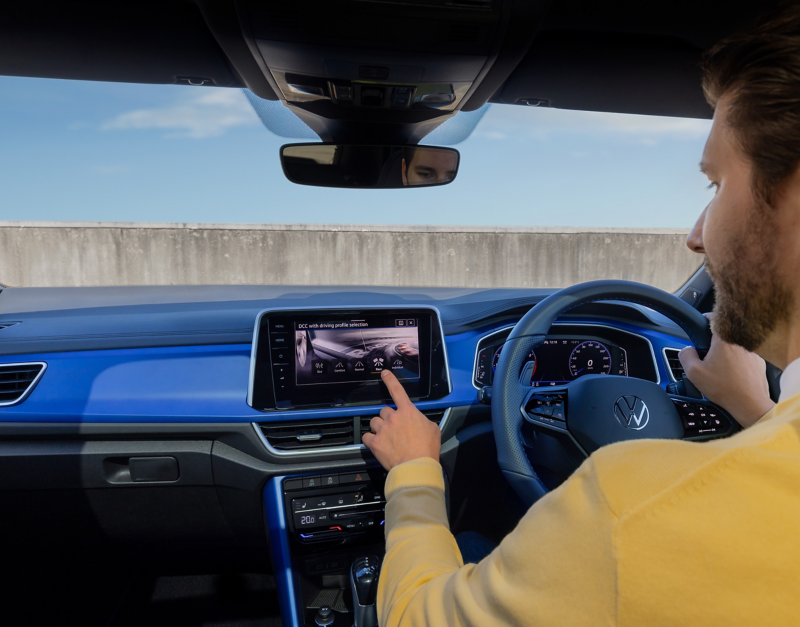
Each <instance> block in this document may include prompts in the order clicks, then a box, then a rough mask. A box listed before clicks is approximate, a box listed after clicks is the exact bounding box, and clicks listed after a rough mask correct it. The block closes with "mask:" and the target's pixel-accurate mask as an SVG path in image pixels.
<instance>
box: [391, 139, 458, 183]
mask: <svg viewBox="0 0 800 627" xmlns="http://www.w3.org/2000/svg"><path fill="white" fill-rule="evenodd" d="M400 167H401V169H402V171H401V176H402V179H403V185H405V186H406V187H416V186H418V185H444V184H445V183H449V182H450V181H452V180H453V179H454V178H456V173H457V172H458V152H456V151H455V150H448V149H446V148H425V147H418V148H405V149H404V151H403V161H402V162H401V166H400Z"/></svg>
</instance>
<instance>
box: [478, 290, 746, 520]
mask: <svg viewBox="0 0 800 627" xmlns="http://www.w3.org/2000/svg"><path fill="white" fill-rule="evenodd" d="M603 300H615V301H627V302H631V303H636V304H638V305H644V306H646V307H649V308H651V309H654V310H655V311H657V312H659V313H661V314H663V315H665V316H667V317H668V318H670V319H671V320H672V321H674V322H675V323H676V324H677V325H678V326H680V327H681V328H682V329H683V330H684V331H685V332H686V335H687V336H688V337H689V340H690V341H691V342H692V344H693V345H694V347H695V348H696V349H697V351H698V353H699V354H700V356H701V357H703V356H705V354H706V353H707V352H708V349H709V347H710V345H711V329H710V327H709V323H708V320H707V319H706V317H705V316H703V315H702V314H701V313H700V312H699V311H697V310H696V309H694V308H693V307H691V306H690V305H689V304H688V303H685V302H684V301H682V300H681V299H679V298H678V297H676V296H673V295H672V294H669V293H667V292H664V291H662V290H659V289H657V288H654V287H651V286H649V285H643V284H641V283H634V282H631V281H592V282H589V283H581V284H579V285H573V286H572V287H568V288H565V289H563V290H560V291H558V292H556V293H555V294H552V295H550V296H548V297H547V298H545V299H544V300H543V301H541V302H540V303H538V304H537V305H536V306H535V307H534V308H533V309H531V310H530V311H529V312H528V313H527V314H525V316H523V318H522V320H520V321H519V322H518V323H517V325H516V326H515V327H514V330H513V331H512V332H511V334H510V335H509V336H508V340H507V341H506V343H505V344H504V346H503V351H502V353H500V358H499V361H498V363H497V369H496V370H495V375H494V382H493V385H492V399H491V403H492V425H493V428H494V436H495V442H496V444H497V461H498V463H499V465H500V468H501V470H502V471H503V474H504V475H505V477H506V479H507V480H508V481H509V483H510V484H511V486H512V487H513V488H514V490H515V491H516V493H517V494H518V495H519V496H520V498H522V501H523V502H524V503H525V505H526V506H530V505H531V504H533V502H534V501H536V500H537V499H539V498H540V497H542V496H544V495H545V494H546V493H547V491H548V490H547V488H546V487H545V485H544V483H543V482H542V480H541V479H540V478H539V476H537V474H536V472H535V471H534V469H533V466H532V465H531V462H530V460H529V458H528V455H527V453H526V451H525V443H524V438H523V426H524V425H526V424H527V425H530V426H532V427H533V428H534V429H540V430H549V431H550V432H552V431H560V432H562V433H563V434H566V435H567V436H569V437H570V438H571V439H572V441H573V442H574V443H575V444H576V445H577V446H578V448H580V449H581V450H582V452H583V454H584V455H587V456H588V455H590V454H591V453H592V452H593V451H595V450H597V449H598V448H600V447H601V446H604V445H606V444H611V443H613V442H622V441H624V440H634V439H641V438H661V439H681V438H684V437H687V436H686V429H687V428H688V427H686V426H685V425H686V424H692V423H687V422H686V420H687V419H689V418H691V416H693V415H694V414H693V413H690V412H691V411H700V410H701V411H703V412H705V411H706V410H704V409H702V408H704V407H705V408H708V409H707V411H708V414H710V415H711V416H713V419H714V420H721V421H722V422H721V423H719V424H720V425H721V427H722V426H726V427H729V429H728V432H730V430H731V429H733V428H735V423H734V422H733V421H732V420H730V419H729V418H728V417H727V416H725V415H724V414H723V413H722V412H721V411H720V410H719V409H718V408H716V407H715V406H713V405H712V404H711V403H709V402H708V401H707V400H705V399H695V398H691V399H689V398H686V397H679V396H677V394H669V393H668V392H667V391H665V390H664V388H662V387H661V386H660V385H658V384H657V383H654V382H652V381H645V380H643V379H635V378H632V377H623V376H613V375H585V376H583V377H580V378H578V379H575V380H574V381H572V382H570V383H569V384H567V385H562V386H557V387H556V386H553V387H546V388H535V387H531V385H530V379H531V374H532V368H533V363H528V364H526V362H527V361H528V359H527V358H528V355H529V354H530V352H531V351H532V350H533V349H535V348H536V347H537V346H539V345H540V344H541V343H542V342H543V341H544V340H545V338H546V336H547V333H548V331H549V330H550V327H551V326H552V324H553V323H554V322H555V321H556V319H557V318H558V317H559V316H561V315H562V314H564V313H565V312H567V311H569V310H570V309H574V308H575V307H578V306H579V305H583V304H586V303H592V302H597V301H603ZM520 373H521V374H520ZM687 407H689V410H687V409H686V408H687ZM698 407H700V408H701V409H700V410H698ZM708 414H706V413H704V414H703V415H704V416H705V415H708ZM687 416H688V417H689V418H687ZM704 420H707V418H704ZM709 431H710V432H713V431H715V430H714V429H709Z"/></svg>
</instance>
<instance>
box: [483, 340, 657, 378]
mask: <svg viewBox="0 0 800 627" xmlns="http://www.w3.org/2000/svg"><path fill="white" fill-rule="evenodd" d="M589 329H591V330H592V331H594V332H595V333H593V334H592V335H587V334H586V331H587V330H589ZM601 331H602V336H601V335H600V332H601ZM510 332H511V329H505V330H503V331H500V332H496V333H493V334H490V335H488V336H485V337H484V338H483V339H482V340H481V341H480V342H479V344H478V351H477V354H476V357H475V369H474V384H475V386H476V387H482V386H486V385H492V382H493V380H494V373H495V371H496V369H497V364H498V361H499V359H500V355H501V353H502V351H503V347H504V345H505V342H506V338H507V337H508V335H509V334H510ZM556 333H557V334H556ZM524 363H525V364H531V363H532V364H533V368H532V374H531V380H530V384H531V386H532V387H547V386H555V385H564V384H565V383H569V382H570V381H574V380H575V379H578V378H580V377H583V376H586V375H590V374H599V375H617V376H623V377H627V376H636V377H638V378H642V379H648V380H651V381H658V371H657V369H656V366H655V361H654V357H653V356H652V348H651V347H650V344H649V342H648V341H647V340H646V339H645V338H643V337H641V336H638V335H635V334H629V333H627V332H625V331H621V330H619V329H614V328H611V327H599V326H595V325H579V324H575V325H567V324H564V325H556V326H554V328H553V329H551V334H550V335H548V337H547V339H546V340H545V341H544V342H543V343H542V344H541V345H540V346H537V347H536V348H535V349H534V350H532V351H531V352H530V353H529V354H528V356H527V359H526V360H525V362H524ZM632 363H634V368H633V370H634V372H631V364H632ZM526 376H527V375H526Z"/></svg>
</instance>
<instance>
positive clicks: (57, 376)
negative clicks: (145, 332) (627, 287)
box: [0, 318, 688, 423]
mask: <svg viewBox="0 0 800 627" xmlns="http://www.w3.org/2000/svg"><path fill="white" fill-rule="evenodd" d="M570 322H576V323H580V322H585V323H595V324H605V325H608V326H615V327H618V328H620V329H622V330H626V331H631V332H633V333H637V334H639V335H643V336H645V337H646V338H647V339H649V340H650V342H651V343H652V345H653V350H654V352H655V356H656V364H657V367H658V369H659V374H660V378H661V384H662V386H663V385H666V384H667V383H668V382H669V381H670V378H669V374H668V373H667V370H666V365H665V364H664V363H663V359H662V358H661V349H662V348H664V347H672V348H683V347H684V346H686V345H688V341H682V340H681V339H680V338H678V337H675V336H672V335H667V334H665V333H660V332H658V331H653V330H650V329H647V328H642V327H639V326H637V325H634V324H629V323H625V322H621V321H613V322H612V321H609V320H608V319H605V320H603V319H594V318H585V319H583V318H582V319H580V320H577V319H576V320H574V321H573V320H571V321H570ZM504 326H508V323H505V324H498V325H494V326H487V327H485V328H482V329H480V330H475V331H468V332H464V333H460V334H456V335H449V336H447V337H446V343H447V354H448V363H449V366H450V380H451V383H452V392H451V393H450V394H449V395H448V396H446V397H445V398H443V399H439V400H437V401H425V402H421V403H419V407H420V408H421V409H446V408H448V407H459V406H468V405H473V404H476V403H477V398H476V392H475V388H474V387H473V385H472V369H473V361H474V357H475V349H476V346H477V343H478V340H479V339H480V338H481V337H482V336H484V335H486V334H487V333H490V332H492V331H494V330H497V329H499V328H502V327H504ZM250 353H251V345H250V344H249V343H247V344H226V345H205V346H174V347H158V348H136V349H114V350H95V351H76V352H63V353H43V354H31V355H14V356H7V357H3V358H0V364H2V363H12V362H24V361H43V362H46V363H47V372H46V373H45V375H44V376H43V377H42V379H41V380H40V381H39V383H38V385H37V386H36V387H35V389H34V390H33V391H32V392H31V394H30V396H29V397H28V398H27V399H26V400H25V401H24V402H23V403H20V404H19V405H15V406H11V407H0V422H68V423H226V422H227V423H242V422H271V421H280V420H297V419H303V418H311V417H319V416H321V415H323V416H326V417H336V416H342V417H344V416H363V415H370V414H377V413H378V412H379V411H380V409H381V407H382V405H370V406H361V407H341V408H326V409H306V410H300V411H284V412H277V411H276V412H259V411H257V410H255V409H253V408H252V407H250V406H249V405H248V404H247V388H248V384H249V374H250Z"/></svg>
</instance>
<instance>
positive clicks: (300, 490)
mask: <svg viewBox="0 0 800 627" xmlns="http://www.w3.org/2000/svg"><path fill="white" fill-rule="evenodd" d="M385 481H386V472H385V471H384V470H383V469H381V468H374V469H369V470H361V471H354V472H342V473H328V474H320V475H316V474H315V475H302V476H294V477H276V478H274V479H271V480H270V482H269V483H268V485H267V487H266V488H265V490H264V500H265V510H266V512H265V513H266V517H267V524H268V531H269V541H270V547H271V552H272V556H273V561H274V563H275V577H276V582H277V585H278V590H279V593H280V597H281V616H282V618H283V623H284V625H285V626H286V627H306V626H308V627H311V626H314V625H332V626H333V627H352V626H353V625H358V626H359V627H376V626H377V614H376V612H375V598H374V595H373V594H371V592H374V591H375V590H377V574H378V572H379V569H380V562H381V559H382V556H383V555H384V552H385V543H384V535H383V534H384V527H383V523H384V519H385V505H386V501H385V499H384V492H383V489H384V484H385ZM365 564H366V565H367V566H368V568H366V570H365V567H364V566H365ZM354 573H355V575H354ZM365 573H366V574H365ZM370 573H371V578H370V576H368V575H370ZM354 576H355V577H356V580H357V581H356V583H354V579H353V578H354ZM356 584H358V585H356ZM367 584H369V585H367ZM361 588H365V589H364V590H362V589H361Z"/></svg>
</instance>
